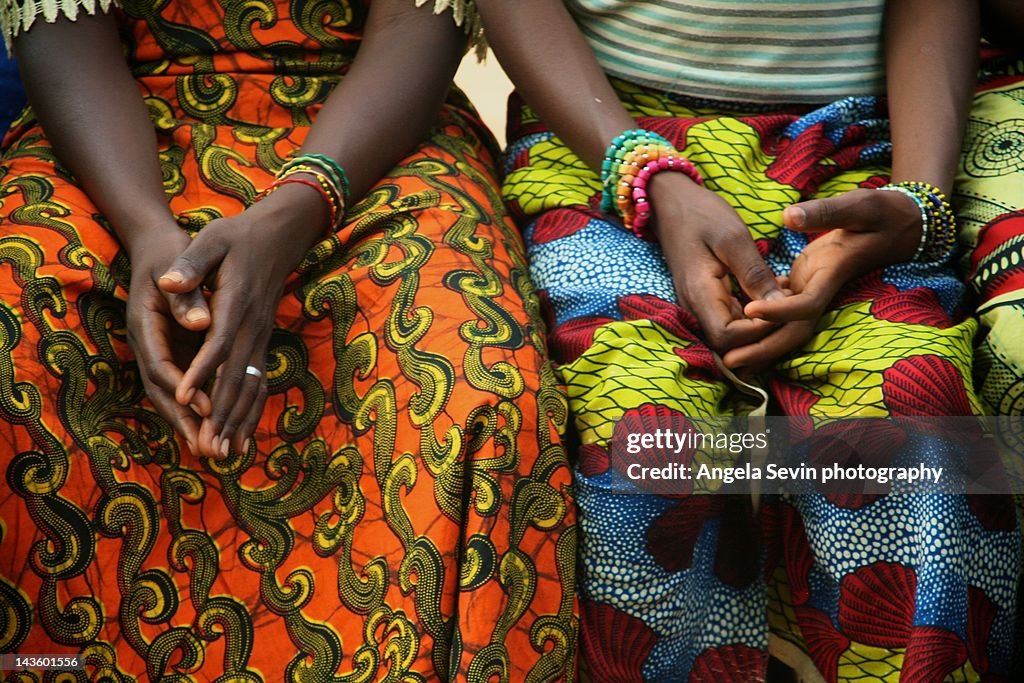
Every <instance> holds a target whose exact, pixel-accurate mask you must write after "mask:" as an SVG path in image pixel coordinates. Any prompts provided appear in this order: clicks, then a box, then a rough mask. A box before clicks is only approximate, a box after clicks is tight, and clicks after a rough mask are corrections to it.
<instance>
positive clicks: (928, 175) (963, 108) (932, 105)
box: [885, 0, 979, 194]
mask: <svg viewBox="0 0 1024 683" xmlns="http://www.w3.org/2000/svg"><path fill="white" fill-rule="evenodd" d="M978 21H979V20H978V4H977V2H976V1H975V0H890V1H889V3H888V8H887V12H886V31H885V40H886V64H887V67H886V71H887V79H888V95H889V110H890V116H891V119H892V140H893V180H894V181H903V180H917V181H922V182H927V183H931V184H933V185H935V186H937V187H939V188H940V189H942V190H943V192H945V193H947V194H949V193H950V192H951V190H952V185H953V176H954V174H955V171H956V165H957V160H958V158H959V156H960V146H961V141H962V139H963V134H964V128H965V126H966V123H967V114H968V111H969V109H970V105H971V99H972V97H973V94H974V87H975V79H976V70H977V64H976V61H977V45H978Z"/></svg>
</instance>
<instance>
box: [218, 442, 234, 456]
mask: <svg viewBox="0 0 1024 683" xmlns="http://www.w3.org/2000/svg"><path fill="white" fill-rule="evenodd" d="M230 450H231V442H230V441H228V440H227V439H221V440H220V457H222V458H226V457H228V452H229V451H230Z"/></svg>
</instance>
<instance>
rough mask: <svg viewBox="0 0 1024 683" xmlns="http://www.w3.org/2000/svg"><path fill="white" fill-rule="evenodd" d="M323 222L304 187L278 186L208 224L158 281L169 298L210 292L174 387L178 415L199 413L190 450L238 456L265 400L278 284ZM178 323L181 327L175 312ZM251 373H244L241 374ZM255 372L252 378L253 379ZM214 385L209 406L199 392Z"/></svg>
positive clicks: (323, 211) (324, 214) (315, 198)
mask: <svg viewBox="0 0 1024 683" xmlns="http://www.w3.org/2000/svg"><path fill="white" fill-rule="evenodd" d="M327 222H328V209H327V205H326V203H325V202H323V200H322V199H321V198H320V197H319V195H318V194H317V193H315V192H313V191H312V190H310V189H309V188H305V187H304V186H303V185H297V184H287V185H283V186H282V187H281V188H280V189H278V190H277V191H276V192H274V193H273V194H271V195H269V196H268V197H266V198H265V199H263V200H261V201H259V202H256V203H255V204H254V205H253V206H251V207H250V208H249V209H248V210H246V211H245V212H243V213H241V214H239V215H237V216H232V217H229V218H220V219H217V220H215V221H212V222H211V223H210V224H209V225H207V226H206V227H205V228H203V230H202V231H200V233H199V234H198V235H197V236H196V237H195V238H194V239H193V240H192V243H191V244H190V245H189V246H188V248H187V249H185V250H184V251H182V252H181V253H180V255H178V256H177V258H176V259H174V261H173V263H170V264H169V266H168V267H167V268H166V270H165V271H164V272H162V273H161V274H160V275H159V281H158V284H159V287H160V289H161V290H162V291H163V292H165V293H167V294H168V295H174V294H179V295H184V294H186V293H188V294H190V295H192V296H194V293H196V292H200V291H201V288H202V287H203V286H204V285H205V286H206V287H207V288H208V289H209V290H210V291H211V292H212V294H211V296H210V300H209V306H210V319H211V320H210V324H209V327H208V329H207V330H206V336H205V339H204V340H203V342H202V346H201V347H200V348H199V350H198V352H197V353H196V354H195V357H194V358H192V359H191V363H190V365H189V366H188V368H187V370H186V371H185V373H184V375H183V376H181V377H180V378H179V381H178V382H177V384H176V391H175V399H176V405H177V406H178V407H179V408H182V407H184V406H188V405H190V404H191V405H195V406H196V409H197V410H199V411H200V412H201V414H202V417H203V419H202V423H201V425H200V426H199V429H198V435H197V437H196V442H195V447H194V450H195V451H196V452H197V453H198V454H199V455H202V456H206V457H213V458H225V457H227V456H228V453H229V452H230V449H232V448H233V449H234V450H235V451H236V452H238V453H242V452H245V451H247V450H248V448H249V439H250V438H251V437H252V435H253V433H254V432H255V430H256V425H257V424H258V422H259V419H260V416H261V415H262V413H263V406H264V404H265V402H266V397H267V382H266V378H265V377H264V371H265V366H266V354H267V345H268V344H269V342H270V335H271V333H272V331H273V327H274V319H275V317H276V313H277V307H278V304H279V303H280V301H281V296H282V293H283V291H284V284H285V279H286V278H287V277H288V275H289V274H290V273H291V272H292V271H293V270H294V269H295V268H296V267H297V266H298V265H299V263H300V262H301V261H302V258H303V256H304V255H305V253H306V252H307V251H308V250H309V248H310V247H311V246H312V245H313V244H315V242H316V240H317V239H319V238H321V237H323V235H324V231H325V227H326V224H327ZM175 317H176V319H177V320H178V322H179V323H181V324H182V325H184V324H185V322H186V320H185V319H184V318H182V317H179V315H178V312H177V311H176V312H175ZM250 367H251V368H254V371H247V368H250ZM257 371H258V373H259V374H256V372H257ZM210 379H213V380H214V381H213V387H212V391H211V393H210V396H209V399H207V398H206V397H205V395H204V393H203V389H202V387H203V386H204V385H205V384H206V383H207V382H208V381H209V380H210Z"/></svg>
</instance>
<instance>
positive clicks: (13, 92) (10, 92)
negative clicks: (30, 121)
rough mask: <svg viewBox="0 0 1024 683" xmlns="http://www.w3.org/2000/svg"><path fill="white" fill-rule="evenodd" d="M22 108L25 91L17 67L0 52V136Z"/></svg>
mask: <svg viewBox="0 0 1024 683" xmlns="http://www.w3.org/2000/svg"><path fill="white" fill-rule="evenodd" d="M24 106H25V89H24V88H23V87H22V86H21V77H20V76H19V75H18V65H17V64H16V63H15V61H14V60H13V59H11V58H10V57H8V56H7V55H6V54H4V53H3V51H2V50H0V135H2V134H3V133H6V132H7V128H8V127H9V126H10V125H11V121H13V120H14V118H15V117H16V116H17V115H18V114H20V113H21V110H22V108H23V107H24Z"/></svg>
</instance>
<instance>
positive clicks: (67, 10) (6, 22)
mask: <svg viewBox="0 0 1024 683" xmlns="http://www.w3.org/2000/svg"><path fill="white" fill-rule="evenodd" d="M111 5H114V6H119V5H120V2H119V0H0V32H2V33H3V36H4V43H6V44H7V54H8V55H10V54H11V49H12V48H11V46H12V45H13V44H14V39H15V38H17V37H18V36H19V35H21V32H22V31H27V30H29V29H30V28H32V24H34V23H35V21H36V17H37V16H39V15H40V14H41V15H43V19H44V20H45V21H46V23H48V24H52V23H53V22H55V21H57V18H58V17H66V18H68V19H70V20H71V21H75V20H76V19H78V11H79V9H82V10H85V13H86V14H90V15H92V14H96V12H104V13H105V12H107V11H108V10H110V6H111Z"/></svg>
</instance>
